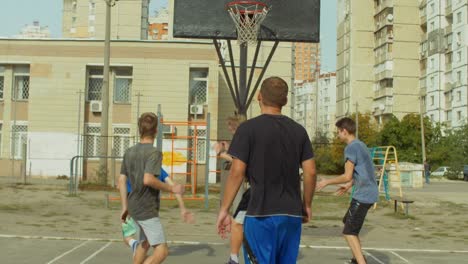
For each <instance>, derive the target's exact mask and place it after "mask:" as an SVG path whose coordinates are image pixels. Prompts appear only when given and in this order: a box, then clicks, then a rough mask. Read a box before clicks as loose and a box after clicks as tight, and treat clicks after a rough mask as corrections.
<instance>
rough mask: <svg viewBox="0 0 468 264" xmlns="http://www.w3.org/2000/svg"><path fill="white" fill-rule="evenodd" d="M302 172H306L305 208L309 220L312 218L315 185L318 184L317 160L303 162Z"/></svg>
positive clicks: (304, 175) (304, 183)
mask: <svg viewBox="0 0 468 264" xmlns="http://www.w3.org/2000/svg"><path fill="white" fill-rule="evenodd" d="M302 170H303V172H304V174H303V177H304V182H303V186H304V198H303V201H304V207H305V210H306V212H307V216H308V219H307V220H310V218H311V217H312V211H311V207H312V199H313V197H314V192H315V185H316V183H317V176H316V169H315V160H314V159H308V160H305V161H303V162H302Z"/></svg>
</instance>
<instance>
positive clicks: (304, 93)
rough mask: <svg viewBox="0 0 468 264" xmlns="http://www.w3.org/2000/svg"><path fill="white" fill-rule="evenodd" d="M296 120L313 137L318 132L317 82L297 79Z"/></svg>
mask: <svg viewBox="0 0 468 264" xmlns="http://www.w3.org/2000/svg"><path fill="white" fill-rule="evenodd" d="M293 111H294V120H295V121H296V122H298V123H299V124H301V125H302V126H303V127H304V128H305V130H306V131H307V134H308V135H309V137H310V138H311V139H313V138H315V137H316V136H317V132H318V122H317V119H318V104H317V83H316V82H300V81H296V82H295V86H294V110H293Z"/></svg>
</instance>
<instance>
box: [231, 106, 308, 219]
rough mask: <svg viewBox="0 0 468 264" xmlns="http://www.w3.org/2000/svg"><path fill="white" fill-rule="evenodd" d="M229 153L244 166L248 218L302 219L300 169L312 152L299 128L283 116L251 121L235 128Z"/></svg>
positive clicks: (264, 115) (259, 117) (304, 132)
mask: <svg viewBox="0 0 468 264" xmlns="http://www.w3.org/2000/svg"><path fill="white" fill-rule="evenodd" d="M228 154H229V155H231V156H233V157H234V158H237V159H240V160H241V161H243V162H245V163H246V164H247V171H246V175H248V177H249V181H250V186H251V196H250V201H249V206H248V209H247V215H250V216H271V215H293V216H302V198H301V186H300V176H299V167H300V166H301V163H302V162H303V161H305V160H308V159H311V158H313V157H314V153H313V150H312V145H311V144H310V140H309V137H308V135H307V132H306V130H305V129H304V128H303V127H302V126H301V125H299V124H298V123H296V122H295V121H294V120H292V119H290V118H289V117H286V116H283V115H267V114H263V115H261V116H258V117H256V118H253V119H250V120H248V121H246V122H244V123H242V124H241V125H240V126H239V128H238V129H237V131H236V134H235V135H234V138H233V139H232V142H231V145H230V147H229V150H228Z"/></svg>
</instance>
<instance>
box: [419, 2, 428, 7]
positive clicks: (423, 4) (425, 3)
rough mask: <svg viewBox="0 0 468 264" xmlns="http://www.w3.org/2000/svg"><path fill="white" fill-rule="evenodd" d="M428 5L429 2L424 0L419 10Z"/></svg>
mask: <svg viewBox="0 0 468 264" xmlns="http://www.w3.org/2000/svg"><path fill="white" fill-rule="evenodd" d="M426 5H427V0H422V1H421V3H420V4H419V8H423V7H425V6H426Z"/></svg>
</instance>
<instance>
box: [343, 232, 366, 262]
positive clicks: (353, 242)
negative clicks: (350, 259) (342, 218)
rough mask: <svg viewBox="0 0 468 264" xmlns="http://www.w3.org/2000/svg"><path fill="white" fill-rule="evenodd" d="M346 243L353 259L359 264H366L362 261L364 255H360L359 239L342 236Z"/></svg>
mask: <svg viewBox="0 0 468 264" xmlns="http://www.w3.org/2000/svg"><path fill="white" fill-rule="evenodd" d="M344 238H345V240H346V242H348V245H349V248H350V249H351V252H352V253H353V256H354V258H355V259H356V261H357V262H358V263H359V264H366V260H365V259H364V255H363V254H362V250H361V241H360V240H359V237H357V236H353V235H344Z"/></svg>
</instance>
